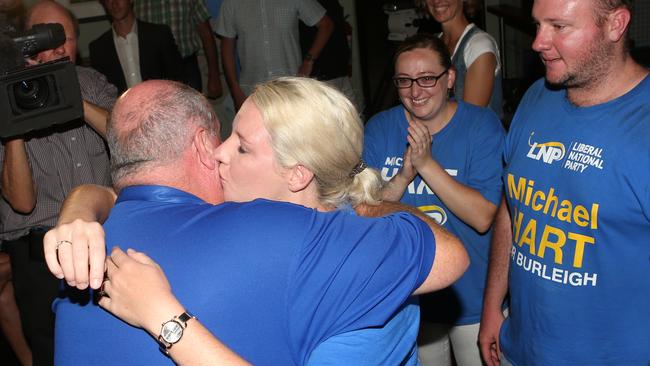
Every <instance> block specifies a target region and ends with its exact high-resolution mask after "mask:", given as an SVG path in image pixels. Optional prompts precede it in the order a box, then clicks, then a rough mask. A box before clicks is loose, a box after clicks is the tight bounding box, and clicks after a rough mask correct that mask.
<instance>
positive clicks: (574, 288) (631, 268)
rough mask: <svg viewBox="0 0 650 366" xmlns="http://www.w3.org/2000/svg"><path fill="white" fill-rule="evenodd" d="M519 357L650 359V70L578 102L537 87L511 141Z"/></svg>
mask: <svg viewBox="0 0 650 366" xmlns="http://www.w3.org/2000/svg"><path fill="white" fill-rule="evenodd" d="M505 159H506V163H507V168H506V171H505V175H504V179H505V185H506V199H507V201H508V204H509V206H510V213H511V216H512V223H513V248H512V252H511V262H510V279H509V286H510V312H509V314H510V315H509V317H508V318H507V319H506V321H505V322H504V323H503V326H502V328H501V348H502V350H503V352H504V353H505V355H506V357H507V358H508V359H509V360H510V361H511V362H512V363H513V364H515V365H648V364H650V77H646V78H645V80H643V81H642V82H641V83H640V84H639V85H637V86H636V87H635V88H634V89H633V90H631V91H630V92H628V93H627V94H625V95H623V96H621V97H619V98H616V99H614V100H612V101H609V102H607V103H604V104H600V105H596V106H592V107H583V108H581V107H576V106H574V105H572V104H570V103H569V102H568V100H567V99H566V92H565V91H564V90H551V89H549V88H547V87H546V86H545V84H544V81H543V80H540V81H538V82H537V83H535V84H534V85H533V86H532V87H531V88H530V89H529V90H528V92H527V93H526V95H525V97H524V99H523V100H522V102H521V104H520V105H519V109H518V110H517V113H516V115H515V118H514V120H513V123H512V126H511V128H510V132H509V134H508V137H507V139H506V144H505Z"/></svg>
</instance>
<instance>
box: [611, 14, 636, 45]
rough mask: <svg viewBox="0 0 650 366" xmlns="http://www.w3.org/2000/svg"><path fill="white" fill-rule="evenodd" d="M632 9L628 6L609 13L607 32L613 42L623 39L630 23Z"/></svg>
mask: <svg viewBox="0 0 650 366" xmlns="http://www.w3.org/2000/svg"><path fill="white" fill-rule="evenodd" d="M630 19H631V15H630V11H629V10H628V9H626V8H618V9H615V10H613V11H612V12H611V13H610V14H609V15H607V27H606V28H605V32H606V34H607V37H608V38H609V40H610V41H612V42H618V41H619V40H621V38H622V37H623V35H625V32H626V31H627V28H628V26H629V25H630Z"/></svg>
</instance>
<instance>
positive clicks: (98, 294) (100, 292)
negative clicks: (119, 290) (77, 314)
mask: <svg viewBox="0 0 650 366" xmlns="http://www.w3.org/2000/svg"><path fill="white" fill-rule="evenodd" d="M108 281H109V279H108V278H106V279H104V282H102V285H101V286H99V291H98V292H97V296H99V297H110V296H108V294H107V293H106V290H104V285H105V284H106V282H108Z"/></svg>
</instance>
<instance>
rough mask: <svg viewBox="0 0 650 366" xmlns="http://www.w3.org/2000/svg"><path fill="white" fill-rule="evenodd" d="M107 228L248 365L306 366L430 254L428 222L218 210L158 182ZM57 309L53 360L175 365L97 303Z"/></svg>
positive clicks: (126, 201) (273, 205)
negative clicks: (150, 263) (144, 258)
mask: <svg viewBox="0 0 650 366" xmlns="http://www.w3.org/2000/svg"><path fill="white" fill-rule="evenodd" d="M105 230H106V242H107V245H108V247H112V246H115V245H119V246H121V247H122V248H127V247H131V248H134V249H136V250H139V251H143V252H145V253H147V254H148V255H149V256H151V258H153V259H154V260H155V261H156V262H158V263H159V264H160V266H161V267H162V268H163V269H164V270H165V273H166V275H167V276H168V279H169V282H170V284H171V286H172V288H173V290H174V294H175V295H176V296H177V297H178V299H179V300H180V301H181V303H183V304H184V305H185V306H186V308H187V309H188V310H189V311H190V312H192V313H193V314H194V315H196V316H197V317H198V318H199V320H200V321H201V322H202V323H203V324H204V325H205V326H206V327H207V328H208V329H209V330H211V331H212V332H213V333H214V334H215V335H217V336H218V337H219V339H220V340H221V341H223V342H224V343H225V344H226V345H228V346H229V347H231V348H232V349H233V350H234V351H235V352H237V353H239V354H240V355H242V356H243V357H244V358H246V359H247V360H249V361H250V362H252V363H253V364H255V365H299V364H304V363H305V362H306V361H307V359H308V358H309V355H310V353H311V351H312V350H313V349H314V348H315V347H316V346H317V345H318V344H320V343H321V342H322V341H323V340H325V339H327V338H329V337H331V336H333V335H336V334H341V333H344V332H348V331H352V330H356V329H360V328H366V327H373V326H380V325H382V324H384V323H385V322H386V321H387V320H388V319H389V318H390V317H391V316H392V314H393V313H394V312H395V310H396V309H398V308H399V307H400V305H401V304H402V303H403V302H404V301H405V300H406V298H407V297H408V296H409V295H410V294H411V292H412V291H414V289H416V288H417V287H419V285H420V284H421V283H422V282H423V281H424V279H425V278H426V277H427V275H428V273H429V272H430V269H431V265H432V262H433V256H434V251H435V242H434V238H433V235H432V233H431V231H430V229H429V228H428V226H426V225H425V224H424V223H423V222H422V221H420V220H419V219H417V218H415V217H413V216H411V215H409V214H405V213H399V214H394V215H390V216H387V217H384V218H378V219H371V218H364V217H359V216H356V214H354V212H353V211H350V210H339V211H334V212H329V213H319V212H317V211H315V210H312V209H308V208H305V207H303V206H297V205H293V204H289V203H279V202H271V201H267V200H256V201H253V202H249V203H225V204H221V205H218V206H213V205H210V204H207V203H205V202H204V201H202V200H200V199H199V198H197V197H195V196H193V195H191V194H188V193H185V192H182V191H179V190H176V189H173V188H169V187H162V186H134V187H128V188H126V189H124V190H122V192H121V193H120V195H119V197H118V200H117V203H116V206H115V208H114V209H113V210H112V212H111V215H110V217H109V219H108V221H107V222H106V224H105ZM54 310H55V312H56V315H57V321H56V338H55V339H56V355H55V359H56V360H55V361H56V364H57V365H78V364H80V363H86V362H91V363H92V364H94V365H116V364H117V365H119V364H129V365H160V364H172V362H171V360H169V359H168V358H167V357H166V356H164V355H163V354H162V353H161V352H160V351H159V350H158V345H157V343H156V342H155V341H154V340H153V339H152V338H151V337H150V336H149V335H148V334H147V333H146V332H144V331H142V330H140V329H136V328H133V327H131V326H129V325H127V324H126V323H124V322H122V321H120V320H118V319H116V318H115V317H113V316H111V315H110V314H108V313H107V312H105V311H104V310H102V309H101V308H99V307H98V306H96V305H93V304H92V302H86V303H84V302H83V301H81V302H77V300H75V299H62V300H59V301H57V302H55V304H54Z"/></svg>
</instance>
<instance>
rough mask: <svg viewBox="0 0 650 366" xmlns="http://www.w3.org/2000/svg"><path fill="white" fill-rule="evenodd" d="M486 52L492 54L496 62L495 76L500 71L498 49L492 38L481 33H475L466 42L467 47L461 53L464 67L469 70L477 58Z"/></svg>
mask: <svg viewBox="0 0 650 366" xmlns="http://www.w3.org/2000/svg"><path fill="white" fill-rule="evenodd" d="M488 52H489V53H492V54H494V57H495V58H496V60H497V67H496V68H495V70H494V72H495V75H496V72H497V71H499V70H500V69H501V58H500V56H499V48H498V46H497V43H496V41H495V40H494V38H492V36H490V35H489V34H487V33H486V32H483V31H480V32H477V33H475V34H474V35H473V36H472V38H470V39H468V40H467V45H466V46H465V50H464V52H463V57H464V59H465V65H467V68H469V67H470V66H471V65H472V64H473V63H474V61H476V59H477V58H478V57H479V56H481V55H482V54H484V53H488Z"/></svg>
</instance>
